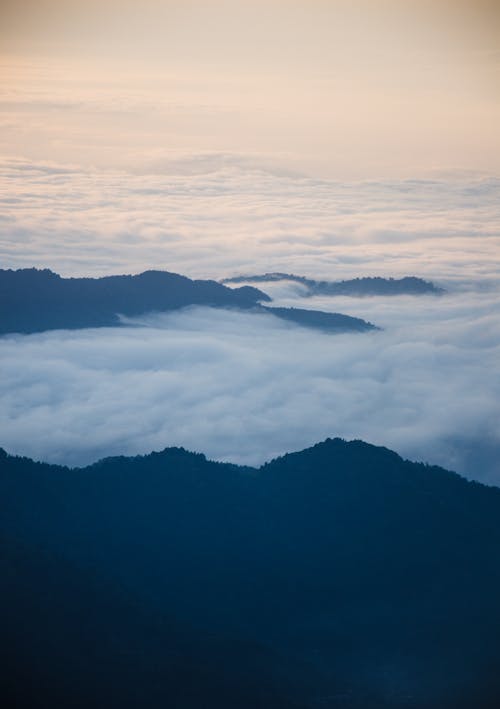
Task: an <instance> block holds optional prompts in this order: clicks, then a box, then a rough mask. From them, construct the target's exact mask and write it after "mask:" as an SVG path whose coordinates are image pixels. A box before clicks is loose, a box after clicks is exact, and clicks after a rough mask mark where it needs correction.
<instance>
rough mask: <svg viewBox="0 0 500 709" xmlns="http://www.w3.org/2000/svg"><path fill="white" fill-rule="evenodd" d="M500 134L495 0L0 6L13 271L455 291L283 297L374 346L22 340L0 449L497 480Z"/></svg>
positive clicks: (192, 326)
mask: <svg viewBox="0 0 500 709" xmlns="http://www.w3.org/2000/svg"><path fill="white" fill-rule="evenodd" d="M499 125H500V9H499V5H498V2H496V1H494V0H493V1H491V2H488V1H487V0H476V1H475V2H472V1H467V0H434V2H430V1H428V0H419V1H418V2H417V0H398V1H396V0H351V2H347V1H345V2H344V1H343V0H308V1H307V2H304V1H299V0H268V1H267V2H263V1H261V0H254V1H253V2H247V1H246V0H238V1H234V2H229V1H225V2H224V1H223V0H218V1H211V0H204V1H203V2H201V0H183V1H182V2H177V1H176V0H143V1H142V2H138V1H136V0H121V1H120V2H118V0H116V1H112V0H101V1H100V2H97V1H96V0H87V1H86V2H80V1H79V0H76V1H71V0H64V1H63V0H17V1H16V2H14V1H13V0H8V1H5V0H2V1H1V2H0V266H1V267H2V268H21V267H32V266H36V267H40V268H42V267H43V268H51V269H53V270H54V271H56V272H58V273H61V274H62V275H65V276H89V275H91V276H99V275H105V274H111V273H138V272H141V271H143V270H146V269H148V268H161V269H164V270H170V271H174V272H179V273H182V274H185V275H187V276H191V277H195V278H215V279H219V278H223V277H227V276H231V275H237V274H245V273H250V274H252V273H263V272H266V271H285V272H291V273H296V274H299V275H306V276H311V277H319V278H326V279H331V280H336V279H339V278H351V277H356V276H363V275H368V276H373V275H380V276H386V277H401V276H405V275H416V276H421V277H424V278H428V279H431V280H433V281H434V282H436V283H437V284H438V285H440V286H442V287H444V288H445V289H446V295H445V296H443V297H442V298H438V299H436V298H430V299H429V298H422V299H416V298H403V299H396V300H394V299H392V300H391V299H387V298H385V299H384V298H374V299H360V300H357V299H332V298H330V299H307V300H304V299H303V298H302V294H301V293H300V291H297V288H296V287H292V286H290V285H281V286H280V287H279V288H278V289H277V288H276V286H274V287H271V286H270V289H271V290H272V294H273V295H274V296H275V298H276V302H277V303H280V304H284V305H298V306H300V307H316V308H321V309H324V310H331V311H339V312H345V313H346V314H350V315H356V316H358V317H362V318H365V319H368V320H370V321H372V322H374V323H375V324H377V325H380V326H381V327H382V328H383V329H382V330H381V331H380V332H378V333H373V334H369V335H363V336H358V335H356V336H353V335H350V336H347V335H345V336H344V335H343V336H338V337H331V336H326V335H321V334H313V333H311V332H310V331H303V330H300V329H298V328H294V327H292V326H288V325H284V324H283V323H276V322H274V320H272V319H271V321H269V318H266V317H265V316H245V317H244V316H240V317H239V318H235V317H234V316H233V315H231V314H228V313H214V312H211V311H203V310H202V311H190V312H189V313H183V314H178V315H171V316H168V317H167V316H165V317H163V319H161V318H160V319H159V320H158V319H156V320H155V319H151V318H150V319H147V318H146V319H144V320H143V321H141V322H140V323H132V324H130V325H129V326H128V327H124V328H122V329H120V330H119V331H118V330H113V331H110V330H107V329H105V330H88V331H82V332H78V333H75V332H72V333H64V332H59V333H47V334H43V335H33V336H12V337H11V336H9V337H6V338H3V339H2V340H1V341H0V362H2V371H3V372H5V373H7V376H6V377H3V378H2V382H1V383H0V423H1V428H2V439H1V440H0V445H2V446H4V447H5V448H7V449H8V450H11V451H12V452H16V453H22V454H27V455H32V456H33V457H35V458H41V459H45V460H51V461H55V462H66V463H69V464H72V465H73V464H80V463H86V462H89V461H91V460H95V459H97V458H98V457H101V456H103V455H109V454H117V453H130V454H134V453H139V452H141V453H144V452H148V451H149V450H151V448H153V447H154V448H156V449H161V448H164V447H165V446H168V445H185V446H186V447H189V448H192V449H196V450H201V451H202V452H205V453H207V454H208V455H210V456H213V457H216V458H218V459H224V460H234V461H235V462H247V463H252V464H257V463H260V462H263V461H264V460H266V459H269V457H272V456H274V455H278V454H280V453H284V452H286V451H288V450H291V449H292V448H297V447H301V446H302V447H303V446H305V445H309V444H312V443H315V442H316V441H318V440H320V439H322V438H325V437H326V436H335V435H341V436H344V437H348V438H365V439H366V440H368V441H371V442H374V443H378V444H382V445H388V446H390V447H392V448H394V449H395V450H397V451H398V452H400V453H402V454H403V455H407V456H409V457H412V458H415V459H419V460H427V461H429V462H436V463H439V464H441V465H445V466H446V467H451V468H453V469H456V470H459V471H460V472H463V473H465V474H467V475H469V476H470V477H476V478H479V479H482V480H485V481H488V482H493V481H494V482H497V483H498V484H500V470H499V469H498V464H497V463H496V461H498V460H500V454H499V453H500V438H499V436H500V434H499V431H500V426H499V425H498V424H499V423H500V407H499V405H498V403H497V402H498V401H500V397H499V396H498V393H499V392H498V391H497V384H496V383H497V382H498V381H500V371H499V370H500V357H499V354H500V352H499V349H500V324H499V316H498V313H499V311H500V310H499V305H500V302H499V299H500V295H499V294H500V278H499V273H500V270H499V255H500V131H499V130H498V126H499ZM271 290H270V292H271ZM248 318H250V319H248ZM228 372H231V373H233V372H234V374H233V375H232V376H231V377H229V376H228ZM478 460H479V461H480V466H478V465H477V464H475V463H474V461H478Z"/></svg>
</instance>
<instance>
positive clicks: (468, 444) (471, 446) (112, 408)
mask: <svg viewBox="0 0 500 709" xmlns="http://www.w3.org/2000/svg"><path fill="white" fill-rule="evenodd" d="M298 297H299V296H294V295H293V294H292V293H290V292H288V294H287V297H286V298H284V299H282V300H281V301H279V302H282V303H287V304H293V303H295V304H297V303H298V302H300V301H299V300H298ZM320 300H321V306H322V307H324V308H329V309H331V310H333V309H339V310H342V311H344V312H348V313H349V314H353V315H360V314H363V315H364V316H368V317H369V319H373V320H375V321H376V322H378V323H380V324H381V325H383V326H385V328H386V329H385V330H384V331H382V332H376V333H367V334H363V335H350V334H346V335H334V336H332V335H325V334H322V333H315V332H313V331H310V330H302V329H300V328H296V327H294V326H292V325H288V324H286V323H284V322H280V321H277V320H275V319H274V318H272V317H271V316H266V315H252V314H242V313H235V312H231V311H215V310H211V309H206V308H193V309H189V310H187V311H182V312H178V313H173V314H169V315H156V316H152V315H151V316H146V317H143V318H141V319H137V320H135V321H133V324H131V325H129V326H127V327H123V328H116V329H96V330H81V331H73V332H70V331H67V332H64V331H60V332H52V333H45V334H41V335H30V336H8V337H4V338H3V339H2V340H0V367H1V369H2V372H3V376H2V381H1V384H0V387H1V388H0V401H1V408H0V423H1V431H2V440H1V442H0V443H1V445H3V446H4V447H5V448H7V449H8V450H9V451H11V452H16V453H22V454H24V455H30V456H33V457H35V458H39V459H43V460H49V461H54V462H63V463H68V464H71V465H75V464H83V463H87V462H90V461H92V460H95V459H97V458H100V457H102V456H105V455H114V454H136V453H145V452H148V451H150V450H152V449H161V448H163V447H165V446H169V445H183V446H185V447H187V448H189V449H192V450H198V451H202V452H204V453H206V454H207V455H209V456H210V457H213V458H216V459H220V460H230V461H234V462H239V463H249V464H259V463H261V462H263V461H265V460H268V459H270V458H272V457H273V456H276V455H279V454H281V453H284V452H286V451H290V450H296V449H300V448H302V447H305V446H307V445H310V444H312V443H314V442H317V441H318V440H321V439H323V438H325V437H327V436H337V435H339V436H343V437H346V438H363V439H365V440H368V441H370V442H374V443H377V444H382V445H387V446H389V447H391V448H393V449H395V450H397V451H398V452H400V453H401V454H403V455H405V456H408V457H410V458H413V459H419V460H425V461H429V462H432V463H439V464H441V465H444V466H447V467H450V468H453V469H456V470H458V471H459V472H462V473H465V474H467V475H469V476H470V477H475V478H478V479H481V480H484V481H488V482H496V483H498V484H500V469H499V468H498V460H499V459H500V456H499V455H498V453H499V452H500V437H499V433H498V426H497V424H498V421H499V420H500V385H499V382H500V377H499V376H498V375H499V368H500V367H499V362H500V325H499V322H498V318H497V313H498V306H499V305H500V292H499V290H498V289H493V290H489V291H484V290H483V291H481V290H477V291H467V292H461V293H460V292H457V293H454V294H451V295H448V296H444V297H441V298H433V297H422V298H409V297H408V298H392V299H391V298H373V299H361V300H358V299H348V298H346V299H326V298H324V299H320ZM339 300H342V302H341V303H340V305H339V302H338V301H339ZM308 304H309V300H308ZM317 304H318V305H319V302H318V303H317Z"/></svg>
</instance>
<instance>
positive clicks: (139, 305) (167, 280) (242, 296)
mask: <svg viewBox="0 0 500 709" xmlns="http://www.w3.org/2000/svg"><path fill="white" fill-rule="evenodd" d="M270 300H271V298H270V297H269V296H268V295H266V293H263V292H262V291H260V290H258V289H257V288H252V287H251V286H244V287H242V288H228V287H226V286H224V285H222V284H220V283H217V282H216V281H204V280H191V279H189V278H186V277H185V276H180V275H178V274H176V273H168V272H166V271H146V272H145V273H141V274H139V275H136V276H127V275H126V276H106V277H104V278H61V276H59V275H58V274H56V273H53V272H52V271H50V270H47V269H45V270H37V269H35V268H30V269H20V270H17V271H13V270H0V334H6V333H15V332H21V333H32V332H43V331H45V330H54V329H76V328H83V327H102V326H114V325H120V324H121V323H120V315H122V316H128V317H134V316H139V315H143V314H145V313H151V312H166V311H172V310H178V309H180V308H185V307H189V306H196V305H203V306H209V307H214V308H235V309H239V310H245V311H247V312H255V313H261V314H268V315H274V316H275V317H278V318H282V319H285V320H287V321H292V322H294V323H296V324H298V325H302V326H306V327H315V328H320V329H322V330H324V331H327V332H345V331H354V332H362V331H365V330H373V329H375V327H374V326H373V325H372V324H371V323H368V322H366V321H364V320H362V319H360V318H353V317H350V316H347V315H340V314H338V313H322V312H320V311H312V310H304V309H300V308H271V307H269V306H265V305H263V304H262V303H265V302H269V301H270Z"/></svg>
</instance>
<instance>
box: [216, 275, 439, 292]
mask: <svg viewBox="0 0 500 709" xmlns="http://www.w3.org/2000/svg"><path fill="white" fill-rule="evenodd" d="M275 281H293V282H295V283H300V284H301V285H303V286H305V288H306V290H305V292H304V296H306V297H309V296H313V295H351V296H368V295H427V294H432V295H440V294H442V293H444V290H443V289H442V288H439V287H438V286H436V285H434V283H431V282H430V281H424V280H423V279H422V278H416V277H415V276H405V277H404V278H380V277H378V276H376V277H374V278H370V277H365V278H353V279H351V280H347V281H315V280H314V279H312V278H305V277H304V276H294V275H293V274H290V273H264V274H263V275H261V276H235V277H233V278H224V279H223V280H222V281H221V283H269V282H275Z"/></svg>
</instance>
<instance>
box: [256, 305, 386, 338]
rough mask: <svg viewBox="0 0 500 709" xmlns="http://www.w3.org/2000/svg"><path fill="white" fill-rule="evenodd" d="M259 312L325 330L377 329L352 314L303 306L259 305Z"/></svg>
mask: <svg viewBox="0 0 500 709" xmlns="http://www.w3.org/2000/svg"><path fill="white" fill-rule="evenodd" d="M259 310H260V312H266V313H271V315H275V316H276V317H278V318H281V319H282V320H288V321H289V322H293V323H295V324H296V325H301V326H303V327H311V328H314V329H316V330H323V331H325V332H367V331H368V330H379V329H380V328H378V327H375V325H372V323H370V322H368V321H367V320H362V319H361V318H354V317H352V315H342V314H341V313H326V312H323V311H322V310H305V309H304V308H278V307H274V306H272V307H271V306H269V305H261V306H260V307H259Z"/></svg>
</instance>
